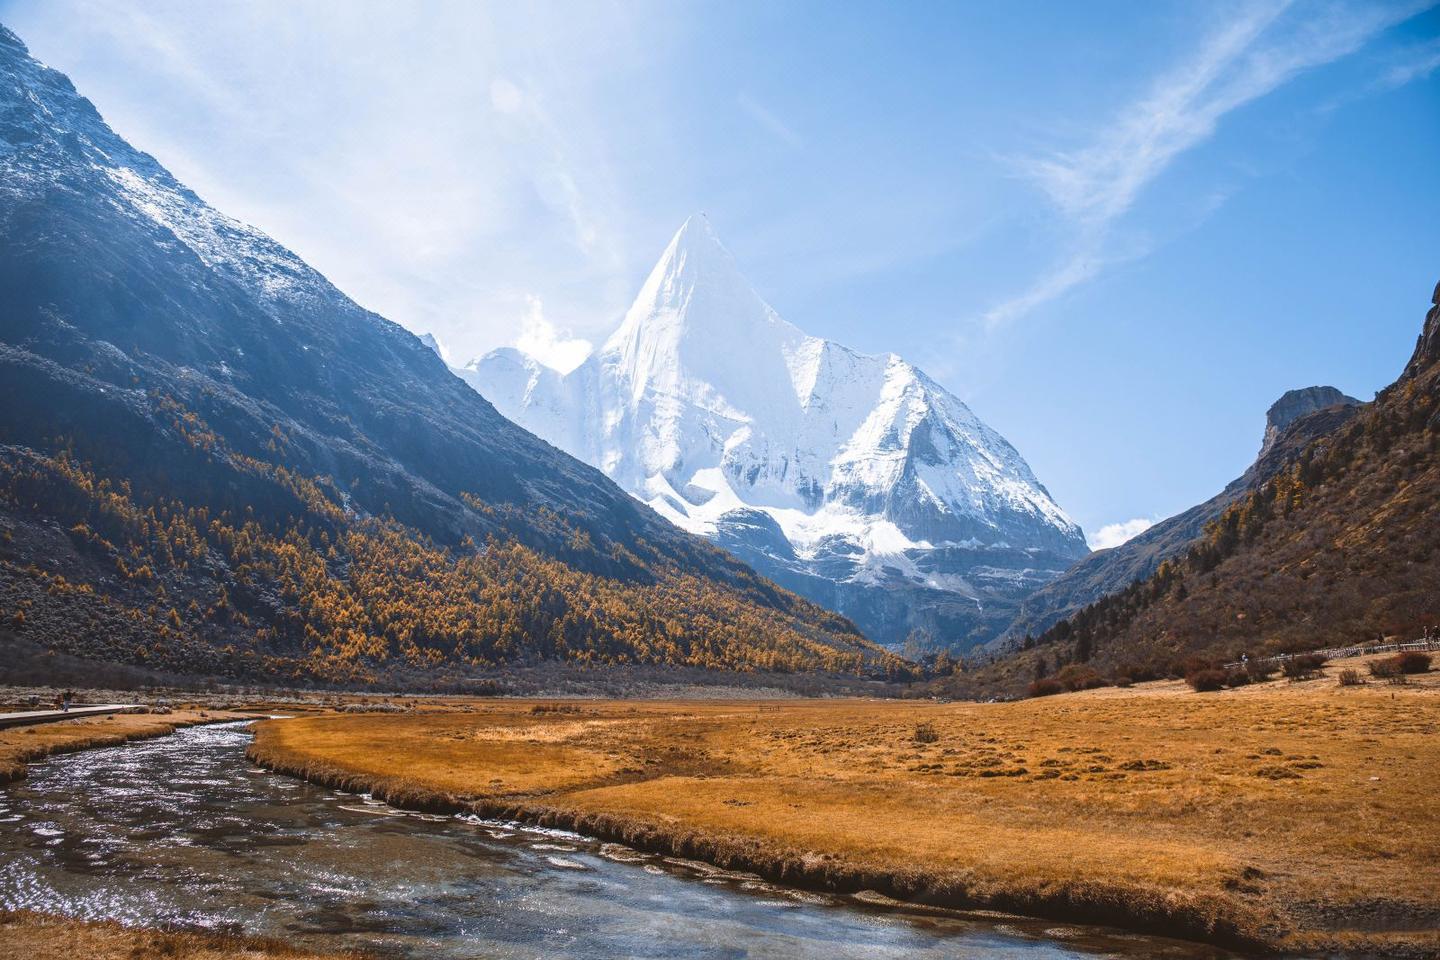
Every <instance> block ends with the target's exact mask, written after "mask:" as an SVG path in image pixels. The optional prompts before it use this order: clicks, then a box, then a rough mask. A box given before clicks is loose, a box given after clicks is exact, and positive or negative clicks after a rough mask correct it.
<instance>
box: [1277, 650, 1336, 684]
mask: <svg viewBox="0 0 1440 960" xmlns="http://www.w3.org/2000/svg"><path fill="white" fill-rule="evenodd" d="M1326 659H1327V658H1326V657H1325V656H1324V655H1323V654H1319V653H1301V654H1297V655H1295V656H1293V657H1291V658H1290V659H1289V660H1286V661H1285V665H1284V666H1283V667H1282V668H1281V670H1282V671H1283V672H1284V674H1285V676H1286V677H1288V678H1290V679H1291V680H1312V679H1314V678H1315V677H1317V676H1319V675H1320V668H1321V667H1323V666H1324V665H1325V660H1326Z"/></svg>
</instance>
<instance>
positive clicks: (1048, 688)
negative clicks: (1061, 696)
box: [1026, 677, 1065, 697]
mask: <svg viewBox="0 0 1440 960" xmlns="http://www.w3.org/2000/svg"><path fill="white" fill-rule="evenodd" d="M1026 692H1027V693H1028V694H1029V695H1030V696H1032V697H1053V696H1054V695H1055V694H1057V693H1064V692H1065V684H1063V683H1061V682H1060V681H1059V680H1056V679H1055V678H1054V677H1041V678H1040V679H1039V680H1036V681H1035V682H1034V683H1032V684H1030V686H1029V687H1028V688H1027V689H1026Z"/></svg>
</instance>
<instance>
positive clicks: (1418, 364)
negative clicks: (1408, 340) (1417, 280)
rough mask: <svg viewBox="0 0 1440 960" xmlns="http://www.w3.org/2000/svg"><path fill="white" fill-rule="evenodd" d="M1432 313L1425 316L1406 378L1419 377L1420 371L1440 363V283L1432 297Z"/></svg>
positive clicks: (1408, 365) (1406, 371) (1406, 369)
mask: <svg viewBox="0 0 1440 960" xmlns="http://www.w3.org/2000/svg"><path fill="white" fill-rule="evenodd" d="M1430 303H1431V307H1430V312H1429V313H1427V314H1426V315H1425V326H1424V327H1423V328H1422V329H1421V330H1420V337H1419V339H1418V340H1416V342H1415V354H1414V355H1413V356H1412V357H1411V358H1410V362H1409V363H1408V364H1407V365H1406V366H1405V376H1406V377H1415V376H1418V375H1419V373H1420V371H1421V370H1423V369H1424V368H1425V367H1427V366H1429V365H1430V364H1432V363H1435V362H1437V361H1440V283H1437V284H1436V285H1435V292H1434V293H1432V294H1431V295H1430Z"/></svg>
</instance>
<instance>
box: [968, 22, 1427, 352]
mask: <svg viewBox="0 0 1440 960" xmlns="http://www.w3.org/2000/svg"><path fill="white" fill-rule="evenodd" d="M1293 6H1294V5H1293V4H1292V2H1291V0H1277V2H1272V3H1267V4H1265V5H1262V6H1255V7H1249V8H1246V9H1245V10H1244V12H1242V13H1241V14H1240V15H1239V16H1237V17H1235V18H1234V19H1232V20H1230V21H1228V22H1226V23H1223V24H1221V25H1220V26H1219V27H1218V28H1216V29H1214V30H1213V31H1212V32H1211V33H1210V34H1209V36H1207V37H1206V39H1205V40H1204V41H1203V42H1202V43H1201V44H1200V46H1199V48H1198V49H1197V50H1196V51H1195V53H1194V54H1193V55H1192V56H1190V57H1189V58H1188V59H1187V60H1185V61H1184V62H1183V63H1181V64H1180V65H1178V66H1177V67H1175V68H1173V69H1171V70H1168V71H1166V72H1165V73H1164V74H1162V75H1161V76H1160V77H1159V78H1158V79H1157V80H1156V81H1155V82H1154V83H1153V84H1152V85H1151V86H1150V89H1149V90H1148V91H1147V92H1146V93H1145V94H1144V95H1143V96H1141V97H1139V98H1138V99H1136V100H1134V101H1133V102H1131V103H1129V104H1128V105H1126V106H1125V107H1123V108H1122V109H1121V110H1119V111H1118V112H1117V113H1116V114H1115V115H1114V118H1113V120H1112V121H1111V122H1110V123H1109V124H1108V125H1107V126H1105V127H1104V128H1103V129H1101V130H1099V131H1098V132H1097V133H1096V134H1095V135H1094V137H1093V138H1092V139H1091V140H1090V142H1089V143H1088V144H1086V145H1085V146H1083V147H1080V148H1079V149H1075V150H1061V151H1055V152H1053V153H1051V154H1049V155H1047V156H1041V157H1032V158H1026V159H1024V160H1022V161H1020V162H1019V163H1018V164H1017V167H1018V170H1019V173H1020V175H1021V176H1022V177H1024V178H1025V179H1028V180H1030V181H1031V182H1033V183H1034V184H1035V185H1036V186H1037V187H1038V188H1039V189H1040V190H1041V191H1042V192H1043V193H1044V194H1045V196H1046V197H1047V198H1048V199H1049V200H1050V202H1051V204H1052V206H1053V208H1054V210H1055V212H1056V213H1057V214H1058V217H1059V221H1060V226H1061V229H1062V234H1064V235H1066V236H1067V240H1066V241H1065V252H1064V254H1063V255H1062V256H1061V257H1060V258H1059V260H1058V261H1057V263H1056V265H1055V266H1054V267H1053V268H1052V269H1051V270H1049V271H1048V272H1047V273H1046V274H1044V275H1042V276H1041V277H1039V278H1038V279H1036V280H1035V281H1034V283H1032V284H1031V285H1030V286H1029V287H1028V288H1027V289H1026V290H1024V291H1022V292H1021V293H1019V294H1017V295H1015V296H1013V297H1011V298H1009V299H1006V300H1003V301H1002V302H1000V303H997V304H996V305H995V306H993V307H991V308H990V309H989V310H987V311H986V312H985V313H984V314H983V316H982V318H981V319H982V325H983V327H984V328H985V329H987V330H995V329H998V328H1000V327H1003V326H1004V325H1005V324H1007V323H1009V322H1011V321H1014V320H1016V319H1018V318H1020V317H1022V316H1024V315H1026V314H1028V313H1030V312H1032V311H1033V310H1035V309H1037V308H1039V307H1041V306H1043V305H1045V304H1047V303H1049V302H1051V301H1054V300H1056V299H1058V298H1060V297H1061V296H1063V295H1065V294H1066V293H1068V292H1069V291H1071V290H1072V289H1074V288H1076V287H1078V286H1080V285H1081V284H1083V283H1085V282H1087V281H1089V280H1091V279H1094V278H1095V277H1096V276H1098V275H1099V274H1100V273H1101V272H1102V271H1103V270H1104V269H1105V268H1107V267H1109V266H1113V265H1115V264H1118V263H1122V262H1125V261H1128V260H1133V259H1137V258H1139V257H1142V256H1144V255H1145V254H1146V253H1148V252H1149V250H1150V248H1151V244H1150V242H1149V241H1148V240H1146V239H1144V238H1143V237H1142V238H1140V239H1136V238H1134V237H1131V238H1129V239H1128V241H1127V242H1125V243H1117V241H1116V232H1117V229H1118V227H1119V226H1120V224H1121V222H1122V221H1123V220H1124V219H1125V218H1126V216H1127V214H1129V213H1130V212H1131V210H1132V208H1133V207H1134V206H1135V204H1136V202H1137V201H1138V200H1139V198H1140V197H1141V195H1142V194H1143V193H1144V192H1145V190H1146V189H1147V188H1148V187H1149V186H1150V185H1151V184H1153V183H1154V182H1155V180H1156V179H1157V178H1159V177H1160V176H1161V175H1162V174H1163V173H1164V172H1165V171H1166V169H1167V168H1169V167H1170V166H1171V164H1173V163H1174V162H1175V160H1176V159H1177V158H1178V157H1180V156H1181V155H1183V154H1185V153H1186V152H1188V151H1190V150H1193V149H1195V148H1196V147H1198V146H1200V145H1202V144H1203V143H1205V142H1206V141H1207V140H1209V139H1210V138H1211V137H1212V136H1214V134H1215V132H1216V130H1217V129H1218V128H1219V126H1220V124H1221V122H1222V121H1223V120H1224V118H1225V117H1226V116H1227V115H1228V114H1230V113H1232V112H1233V111H1235V110H1237V109H1239V108H1241V107H1244V106H1245V105H1246V104H1249V103H1252V102H1254V101H1256V100H1258V99H1260V98H1262V97H1265V96H1267V95H1268V94H1270V93H1272V92H1274V91H1275V90H1277V89H1279V88H1280V87H1282V86H1284V85H1285V84H1287V83H1289V82H1290V81H1291V80H1293V79H1294V78H1296V77H1297V76H1299V75H1300V74H1302V73H1304V72H1305V71H1307V70H1311V69H1314V68H1316V67H1320V66H1324V65H1325V64H1329V63H1333V62H1335V61H1337V60H1340V59H1342V58H1343V57H1346V56H1348V55H1350V54H1352V53H1354V52H1356V51H1357V50H1359V49H1361V48H1362V47H1364V46H1365V45H1366V44H1367V43H1368V42H1370V41H1371V40H1372V39H1374V38H1375V37H1376V36H1377V35H1378V34H1380V33H1382V32H1383V31H1385V30H1386V29H1388V28H1390V27H1392V26H1394V25H1396V24H1397V23H1400V22H1402V21H1404V20H1407V19H1409V18H1410V17H1412V16H1414V15H1415V14H1417V13H1419V12H1420V11H1422V10H1424V9H1426V8H1427V7H1428V6H1430V4H1429V3H1406V4H1365V5H1356V6H1350V5H1337V6H1332V7H1328V8H1325V9H1323V10H1322V9H1317V8H1315V7H1314V6H1311V5H1305V6H1304V8H1303V9H1293V10H1292V7H1293ZM1433 57H1434V51H1424V52H1423V53H1422V56H1420V57H1419V58H1417V59H1416V60H1415V61H1413V62H1411V63H1408V64H1405V65H1403V66H1400V67H1397V68H1395V71H1394V72H1395V76H1394V77H1393V78H1391V85H1392V86H1396V85H1400V84H1403V83H1407V82H1409V81H1411V80H1414V79H1418V78H1420V77H1422V76H1424V75H1426V74H1428V73H1429V72H1430V71H1431V70H1433V69H1434V68H1435V63H1434V62H1433Z"/></svg>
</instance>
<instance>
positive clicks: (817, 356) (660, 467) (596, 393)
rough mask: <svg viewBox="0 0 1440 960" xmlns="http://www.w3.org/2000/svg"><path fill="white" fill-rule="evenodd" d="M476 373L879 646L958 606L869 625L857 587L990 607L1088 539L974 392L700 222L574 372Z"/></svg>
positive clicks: (525, 366) (535, 418) (530, 367)
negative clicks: (768, 290) (804, 294)
mask: <svg viewBox="0 0 1440 960" xmlns="http://www.w3.org/2000/svg"><path fill="white" fill-rule="evenodd" d="M457 373H459V374H460V375H461V376H462V377H464V378H465V379H466V380H467V381H469V382H470V383H471V384H472V385H473V386H475V387H476V389H478V390H479V391H480V392H481V393H482V394H484V395H485V396H486V397H488V398H489V399H490V400H491V401H492V402H493V403H494V404H495V405H496V407H497V408H498V409H499V410H500V411H501V412H502V413H503V414H505V415H506V416H508V417H510V418H511V419H513V420H515V421H516V422H518V423H520V424H521V425H522V426H525V427H527V428H528V429H530V430H532V431H534V432H535V433H538V434H539V435H540V436H542V437H544V438H545V439H547V440H550V441H551V442H552V443H554V444H556V445H557V446H559V447H561V448H562V449H564V450H566V451H568V452H570V453H572V454H574V455H576V456H578V457H580V458H582V459H585V460H588V461H590V462H591V463H594V464H595V465H596V466H598V467H600V468H601V469H602V470H604V471H605V472H606V473H607V474H609V475H610V476H611V477H612V478H614V479H615V480H616V481H617V482H619V483H620V485H621V486H622V487H624V488H625V489H627V490H629V491H630V492H631V493H632V494H634V495H635V496H636V497H638V498H639V499H641V500H643V501H645V502H646V503H648V504H650V506H652V507H653V508H654V509H655V510H656V511H658V512H659V513H660V514H661V515H662V516H664V517H666V518H667V519H669V520H671V521H672V522H674V523H676V524H677V525H679V526H681V527H684V528H686V529H688V530H691V531H693V532H696V533H701V534H704V535H706V536H710V537H713V538H715V539H717V540H718V541H720V542H722V543H725V544H726V545H727V546H730V547H731V548H732V549H734V550H735V551H736V552H737V553H740V554H741V555H742V556H743V557H744V558H745V559H746V560H748V561H750V562H752V563H755V564H757V565H758V566H759V567H760V568H761V569H762V570H763V571H764V572H766V573H767V574H769V575H771V576H775V577H777V578H778V579H780V580H781V582H784V583H788V584H789V585H791V586H794V587H795V588H796V589H799V590H800V591H801V592H804V593H807V594H808V595H810V596H812V597H814V598H815V599H817V600H820V601H821V602H829V603H830V604H831V605H832V606H837V607H839V608H841V609H843V610H845V612H847V613H849V614H850V615H851V616H854V617H856V618H857V621H858V622H860V623H861V625H862V627H868V628H869V632H870V633H871V635H872V636H875V637H876V638H877V639H885V640H892V641H894V640H896V639H903V636H904V632H905V631H906V630H908V629H911V628H913V627H916V626H925V627H927V628H933V627H935V626H938V625H941V624H942V623H943V624H944V625H945V626H946V627H947V628H949V627H950V626H951V619H953V618H950V619H947V618H946V617H936V616H931V615H929V614H927V613H926V612H925V611H924V610H923V609H922V610H919V611H918V612H916V613H914V614H910V613H907V614H905V615H904V616H903V617H901V618H900V619H901V620H902V621H903V623H898V624H897V623H892V622H888V621H889V620H893V619H894V618H893V617H888V616H887V617H882V618H880V619H881V620H886V621H887V622H883V623H882V622H877V621H876V618H874V617H872V618H869V619H870V620H871V621H872V622H870V623H868V624H867V623H866V620H867V617H866V614H865V611H864V610H863V609H857V608H856V603H857V601H856V600H855V598H854V596H853V595H854V594H855V593H856V591H859V592H861V593H864V592H866V591H870V590H875V589H879V590H883V591H887V592H890V593H892V594H895V595H897V596H898V595H903V594H905V593H906V592H907V591H908V592H912V593H913V592H914V591H916V590H919V591H921V592H925V593H927V595H929V594H933V597H932V598H931V599H932V601H933V603H932V604H931V606H932V607H933V606H934V605H935V604H939V605H940V606H947V605H948V606H954V605H955V604H956V601H957V598H959V599H960V600H961V601H963V602H961V603H960V605H961V606H962V607H964V608H965V610H967V611H968V614H967V616H969V617H970V618H972V619H973V617H974V616H976V612H977V610H983V609H984V608H985V607H986V604H988V603H990V602H992V601H993V600H995V599H996V596H995V595H996V591H997V590H998V591H999V594H1002V595H1009V594H1013V593H1015V592H1016V590H1017V585H1024V584H1033V583H1034V582H1038V581H1042V580H1044V579H1048V577H1049V576H1051V575H1053V574H1055V573H1058V572H1059V570H1060V569H1062V568H1063V567H1064V566H1067V565H1068V563H1069V561H1070V560H1073V559H1074V558H1075V557H1077V556H1079V555H1082V554H1083V553H1084V552H1085V550H1086V548H1085V545H1084V537H1083V535H1082V534H1081V532H1080V528H1079V527H1078V526H1077V525H1076V524H1075V523H1074V522H1073V521H1072V520H1070V518H1069V517H1067V516H1066V515H1065V513H1064V511H1062V510H1061V509H1060V507H1059V506H1057V505H1056V504H1055V502H1054V501H1053V500H1052V499H1051V497H1050V495H1049V493H1048V492H1047V491H1046V490H1045V488H1044V487H1043V486H1041V484H1040V483H1039V481H1038V480H1037V479H1036V478H1035V475H1034V474H1033V473H1032V472H1031V470H1030V468H1029V466H1028V465H1027V464H1026V463H1025V461H1024V459H1023V458H1022V457H1021V456H1020V454H1019V453H1018V452H1017V451H1016V450H1015V448H1014V447H1012V446H1011V445H1010V444H1009V443H1007V442H1006V441H1005V439H1004V438H1003V437H1001V436H1000V435H999V434H998V433H996V432H995V431H994V430H992V429H990V428H989V427H987V426H986V425H985V424H984V423H982V422H981V421H980V420H979V418H977V417H976V416H975V415H974V413H972V412H971V411H970V409H969V408H968V407H967V406H966V405H965V404H964V403H963V402H961V401H960V400H959V398H957V397H955V396H954V395H953V394H951V393H950V392H949V391H947V390H946V389H945V388H944V387H942V386H940V385H939V384H938V383H936V382H935V381H934V380H932V379H931V378H929V377H928V376H926V375H925V374H924V373H923V372H922V371H920V370H919V369H917V368H916V367H914V366H913V365H911V364H910V363H908V362H906V361H905V360H903V359H901V358H900V357H898V356H895V355H894V354H886V355H881V356H869V355H865V354H861V353H857V352H855V351H853V350H850V349H848V348H846V347H844V346H841V345H840V344H837V343H834V342H832V341H828V340H824V339H821V338H818V337H812V336H808V335H806V334H805V333H804V332H803V331H801V330H800V329H799V328H797V327H795V326H794V325H792V324H790V323H788V322H786V321H785V320H784V319H782V318H781V317H780V316H779V314H777V313H776V312H775V310H774V309H772V308H771V307H770V305H769V304H767V303H766V302H765V301H764V300H763V299H762V298H761V297H760V295H759V294H758V293H756V292H755V290H754V289H753V288H752V287H751V286H750V284H749V282H748V281H747V280H746V279H745V277H744V275H743V274H742V273H741V271H740V268H739V265H738V264H737V263H736V261H735V258H734V257H733V256H732V255H731V254H730V252H729V251H728V250H727V249H726V248H725V246H724V245H723V244H722V243H721V242H720V240H719V238H718V237H717V236H716V235H715V231H714V230H713V228H712V227H711V226H710V224H709V222H708V221H707V220H706V219H705V218H704V217H703V216H701V215H696V216H694V217H691V218H690V219H689V220H687V221H686V222H685V224H684V225H683V226H682V227H681V228H680V230H679V231H678V232H676V234H675V236H674V237H673V238H672V239H671V241H670V243H669V245H668V246H667V247H666V248H665V251H664V253H663V254H662V255H661V257H660V260H659V262H658V263H657V264H656V265H655V267H654V269H653V270H651V272H650V274H649V276H648V277H647V278H646V280H645V282H644V284H643V285H642V286H641V288H640V292H639V294H638V295H637V296H636V298H635V301H634V303H633V304H632V305H631V307H630V309H629V310H628V311H627V312H626V314H625V317H624V320H623V321H622V322H621V323H620V326H619V327H618V328H617V329H616V330H615V331H614V332H613V333H612V334H611V335H610V337H609V338H608V339H607V340H606V341H605V342H604V344H603V345H602V346H601V348H600V349H599V350H598V351H597V352H596V353H595V354H593V355H592V356H591V357H590V358H589V359H587V360H586V361H585V362H584V363H583V364H581V365H580V366H579V367H578V368H576V369H575V370H574V371H572V372H571V373H569V374H565V375H561V374H558V373H556V372H555V371H553V370H550V369H549V368H545V367H543V366H542V365H540V364H538V363H536V362H535V361H534V360H533V359H531V358H529V357H526V356H525V355H524V354H522V353H520V352H519V351H516V350H513V349H508V348H507V349H505V350H499V351H495V352H493V353H491V354H488V355H486V356H485V357H483V358H481V359H479V360H476V361H473V362H472V363H471V364H469V365H468V366H467V367H465V368H464V369H463V370H459V371H457ZM737 537H738V538H739V539H738V540H737ZM756 538H759V539H756ZM760 542H763V543H764V544H765V545H766V546H765V548H764V549H763V550H758V548H756V546H755V544H757V543H760ZM757 550H758V552H757ZM940 558H948V559H945V560H943V562H942V561H941V559H940ZM776 564H780V565H782V566H784V567H785V569H784V570H777V569H776ZM786 573H788V574H790V576H788V577H787V576H786V575H785V574H786ZM997 585H998V586H997ZM1001 599H1003V597H1002V598H1001ZM1016 599H1018V597H1017V598H1016ZM866 603H869V604H870V605H871V606H875V605H876V603H875V600H874V598H873V597H871V598H869V599H868V600H867V601H866ZM911 605H913V604H911ZM879 606H881V607H887V609H888V605H887V604H885V603H880V604H879ZM921 606H922V607H923V606H924V604H921ZM964 629H966V630H967V631H969V632H973V631H970V628H969V627H968V626H967V627H965V628H964ZM897 631H900V632H899V636H898V638H897V635H896V633H897Z"/></svg>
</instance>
